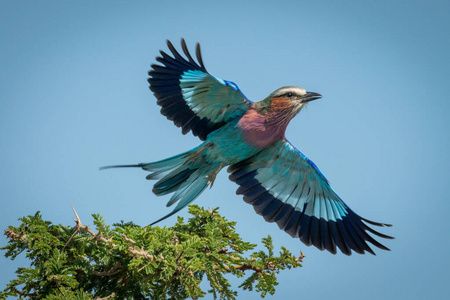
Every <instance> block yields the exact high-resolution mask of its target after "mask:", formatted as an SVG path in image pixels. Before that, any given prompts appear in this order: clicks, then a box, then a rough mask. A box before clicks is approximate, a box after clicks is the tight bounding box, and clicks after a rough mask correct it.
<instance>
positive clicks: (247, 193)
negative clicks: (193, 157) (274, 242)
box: [228, 139, 392, 255]
mask: <svg viewBox="0 0 450 300" xmlns="http://www.w3.org/2000/svg"><path fill="white" fill-rule="evenodd" d="M228 171H229V172H230V173H231V174H230V179H231V180H232V181H234V182H236V183H237V184H239V185H240V187H239V188H238V190H237V193H238V194H242V195H244V200H245V201H246V202H248V203H250V204H252V205H253V207H254V208H255V211H256V212H257V213H258V214H261V215H263V217H264V219H265V220H266V221H269V222H276V223H277V224H278V226H279V227H280V229H283V230H284V231H286V232H287V233H288V234H290V235H291V236H293V237H299V238H300V239H301V241H302V242H303V243H305V244H306V245H308V246H309V245H314V246H315V247H317V248H318V249H320V250H325V249H326V250H328V251H330V252H331V253H333V254H335V253H336V249H337V248H339V249H340V250H341V252H342V253H344V254H346V255H350V254H351V252H352V250H353V251H355V252H357V253H361V254H363V253H364V252H365V251H367V252H369V253H372V254H375V253H374V252H373V250H372V249H371V248H370V247H369V245H368V243H367V242H369V243H371V244H373V245H375V246H376V247H378V248H381V249H384V250H389V249H388V248H386V247H385V246H384V245H382V244H380V243H379V242H378V241H376V240H375V239H374V238H372V236H370V235H369V234H368V232H370V233H373V234H375V235H378V236H380V237H382V238H392V237H390V236H387V235H384V234H382V233H379V232H377V231H375V230H374V229H372V228H370V227H369V226H368V225H367V224H365V223H368V224H372V225H377V226H390V225H387V224H382V223H376V222H373V221H369V220H366V219H364V218H361V217H360V216H358V215H357V214H355V213H354V212H353V211H352V210H351V209H350V208H349V207H348V206H347V205H346V204H345V203H344V202H343V201H342V199H341V198H339V196H338V195H337V194H336V193H335V192H334V190H333V189H332V188H331V186H330V185H329V182H328V180H327V179H326V178H325V176H324V175H323V174H322V172H321V171H320V170H319V168H318V167H317V166H316V165H315V164H314V163H313V162H312V161H311V160H309V159H308V158H307V157H306V156H305V155H303V154H302V153H301V152H300V151H298V150H297V149H296V148H295V147H294V146H292V145H291V144H290V143H289V142H288V141H287V140H285V139H284V140H281V141H279V142H277V143H276V144H274V145H272V146H270V147H268V148H266V149H264V150H262V151H261V152H259V153H258V154H257V155H255V156H253V157H251V158H249V159H247V160H245V161H242V162H240V163H237V164H235V165H232V166H230V167H229V169H228ZM364 222H365V223H364Z"/></svg>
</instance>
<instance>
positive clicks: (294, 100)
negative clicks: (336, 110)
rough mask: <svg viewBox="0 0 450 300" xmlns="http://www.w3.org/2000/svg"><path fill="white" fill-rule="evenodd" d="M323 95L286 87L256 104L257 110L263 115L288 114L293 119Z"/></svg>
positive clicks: (299, 88) (294, 87)
mask: <svg viewBox="0 0 450 300" xmlns="http://www.w3.org/2000/svg"><path fill="white" fill-rule="evenodd" d="M320 98H322V95H320V94H318V93H313V92H307V91H305V89H303V88H301V87H296V86H285V87H282V88H279V89H277V90H275V91H274V92H273V93H271V94H270V95H269V96H268V97H267V98H266V99H264V100H262V101H260V102H257V103H255V109H256V110H258V111H259V112H260V113H262V114H266V113H267V112H272V113H281V114H287V115H289V116H290V117H291V118H292V117H294V116H295V115H296V114H298V113H299V112H300V110H301V109H302V108H303V107H305V105H306V104H307V103H308V102H310V101H313V100H317V99H320Z"/></svg>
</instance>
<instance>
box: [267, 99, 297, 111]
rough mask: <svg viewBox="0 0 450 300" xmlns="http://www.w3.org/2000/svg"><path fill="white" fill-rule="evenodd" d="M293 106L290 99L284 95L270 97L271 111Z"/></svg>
mask: <svg viewBox="0 0 450 300" xmlns="http://www.w3.org/2000/svg"><path fill="white" fill-rule="evenodd" d="M293 106H294V105H293V103H292V101H290V100H288V99H286V98H284V97H277V98H272V99H271V101H270V111H271V112H276V111H284V110H286V109H289V108H291V107H293Z"/></svg>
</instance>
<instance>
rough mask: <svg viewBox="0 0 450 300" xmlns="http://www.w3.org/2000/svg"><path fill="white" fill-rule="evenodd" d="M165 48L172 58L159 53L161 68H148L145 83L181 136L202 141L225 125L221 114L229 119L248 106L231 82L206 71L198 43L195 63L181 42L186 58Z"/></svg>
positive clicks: (183, 41)
mask: <svg viewBox="0 0 450 300" xmlns="http://www.w3.org/2000/svg"><path fill="white" fill-rule="evenodd" d="M167 46H168V48H169V50H170V52H171V53H172V56H170V55H168V54H167V53H165V52H164V51H160V56H159V57H157V58H156V60H157V61H158V62H159V63H161V64H162V65H157V64H153V65H151V68H152V70H150V71H149V73H148V74H149V76H150V78H149V79H148V82H149V84H150V90H151V91H152V92H153V94H154V95H155V97H156V98H157V104H158V105H160V106H161V114H162V115H164V116H166V117H167V119H169V120H171V121H173V122H174V124H175V125H176V126H177V127H181V128H182V133H183V134H186V133H188V132H189V131H192V133H193V134H194V135H195V136H198V137H199V138H200V139H201V140H203V141H204V140H206V137H207V135H208V134H209V133H210V132H212V131H214V130H216V129H218V128H220V127H221V126H223V125H224V124H226V120H224V119H223V116H224V115H227V116H230V117H232V118H233V117H236V116H237V115H239V114H242V113H243V112H244V111H246V110H247V109H248V107H250V101H249V100H248V99H247V98H246V97H245V96H244V95H243V94H242V92H241V91H240V90H239V88H238V87H237V86H236V85H235V84H234V83H232V82H230V81H226V80H222V79H219V78H217V77H215V76H212V75H210V74H209V73H208V72H207V71H206V68H205V66H204V63H203V58H202V55H201V50H200V44H199V43H197V46H196V56H197V61H198V63H197V62H196V61H195V60H194V59H193V58H192V56H191V54H190V53H189V51H188V49H187V46H186V42H185V40H184V39H181V46H182V49H183V53H184V54H185V56H186V58H185V57H183V56H182V55H181V54H180V53H179V52H178V51H177V50H176V49H175V47H174V46H173V45H172V43H171V42H170V41H167ZM212 100H214V101H213V102H214V103H211V101H212ZM247 102H248V103H247Z"/></svg>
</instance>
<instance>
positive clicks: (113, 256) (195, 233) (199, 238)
mask: <svg viewBox="0 0 450 300" xmlns="http://www.w3.org/2000/svg"><path fill="white" fill-rule="evenodd" d="M189 213H190V214H192V215H193V217H191V218H190V219H189V220H188V222H187V223H184V220H183V218H181V217H178V221H177V223H176V224H175V225H174V226H173V227H170V228H166V227H163V228H161V227H158V226H156V227H149V226H147V227H143V228H142V227H140V226H137V225H135V224H133V223H131V222H129V223H123V222H122V223H120V224H114V225H113V226H108V225H107V224H106V223H105V220H104V219H103V218H102V217H101V216H100V215H98V214H94V215H93V218H94V225H95V230H96V232H94V231H92V230H91V229H89V227H88V226H85V225H83V224H82V223H81V221H80V219H79V218H78V216H77V220H76V226H75V227H72V228H70V227H68V226H63V225H52V224H51V222H49V221H44V220H43V219H42V216H41V214H40V213H39V212H37V213H36V214H35V215H34V216H27V217H23V218H21V219H20V221H22V224H21V225H20V226H19V227H12V226H10V227H9V229H8V230H5V234H6V235H7V237H8V238H9V242H8V244H7V245H6V246H5V247H3V248H1V249H2V250H6V253H5V256H6V257H9V258H10V259H12V260H14V259H15V258H16V257H17V256H18V255H19V254H20V253H22V252H26V257H27V258H28V259H30V261H31V264H30V267H29V268H19V269H18V270H17V271H16V273H17V278H15V279H13V280H11V281H10V283H9V284H8V285H7V286H6V288H5V289H4V290H3V291H0V299H1V298H3V297H7V296H16V297H17V296H20V297H22V298H27V299H55V300H56V299H74V300H75V299H77V300H82V299H186V298H193V299H197V298H200V297H203V296H205V295H206V294H207V293H211V294H212V295H213V296H214V298H219V299H235V298H236V296H237V292H236V291H234V290H233V289H232V288H231V285H230V284H229V282H228V280H227V278H226V276H225V275H227V274H231V275H234V276H237V277H244V279H243V283H242V284H241V285H240V286H239V287H240V288H243V289H244V290H250V291H252V290H256V291H257V292H259V293H260V294H261V297H264V296H265V295H266V294H267V293H269V294H273V293H274V292H275V286H276V285H277V284H278V282H277V278H276V274H278V273H279V271H280V270H284V269H286V268H293V267H294V268H295V267H300V266H301V265H300V263H299V262H301V260H302V258H303V255H302V256H300V257H298V258H297V257H295V256H293V255H292V254H291V253H290V252H289V251H288V250H286V249H285V248H282V249H281V251H280V253H279V256H275V255H274V252H273V245H272V238H271V237H270V236H268V237H267V238H264V239H263V240H262V243H263V245H264V246H265V248H266V250H267V252H265V251H258V252H254V253H252V254H250V256H249V257H245V256H243V255H244V252H246V251H249V250H252V249H254V248H255V246H256V245H254V244H251V243H248V242H244V241H242V239H241V238H240V237H239V234H237V233H236V232H235V228H234V226H235V222H230V221H228V220H226V219H225V218H224V217H222V216H221V215H219V213H218V212H217V209H214V210H204V209H203V208H200V207H198V206H196V205H192V206H190V207H189ZM205 278H206V280H208V282H209V284H210V287H211V289H210V290H208V291H207V292H205V291H203V290H202V289H201V288H200V282H201V281H202V280H204V279H205Z"/></svg>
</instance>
